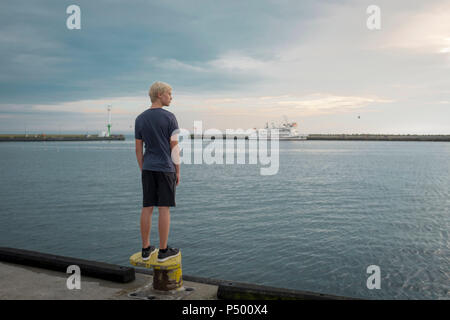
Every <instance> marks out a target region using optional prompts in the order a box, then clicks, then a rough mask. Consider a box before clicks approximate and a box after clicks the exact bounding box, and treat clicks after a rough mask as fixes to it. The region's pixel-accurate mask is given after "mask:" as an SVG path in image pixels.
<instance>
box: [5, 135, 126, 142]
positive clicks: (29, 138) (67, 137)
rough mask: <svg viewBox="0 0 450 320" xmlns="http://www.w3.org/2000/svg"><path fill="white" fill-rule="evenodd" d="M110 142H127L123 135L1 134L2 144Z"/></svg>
mask: <svg viewBox="0 0 450 320" xmlns="http://www.w3.org/2000/svg"><path fill="white" fill-rule="evenodd" d="M104 140H106V141H108V140H125V136H124V135H123V134H119V135H111V136H109V137H103V136H99V135H97V134H44V133H42V134H1V135H0V142H8V141H104Z"/></svg>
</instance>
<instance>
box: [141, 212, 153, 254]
mask: <svg viewBox="0 0 450 320" xmlns="http://www.w3.org/2000/svg"><path fill="white" fill-rule="evenodd" d="M152 214H153V207H142V213H141V236H142V248H147V247H148V246H149V245H150V231H151V228H152Z"/></svg>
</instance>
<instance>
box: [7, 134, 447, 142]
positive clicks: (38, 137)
mask: <svg viewBox="0 0 450 320" xmlns="http://www.w3.org/2000/svg"><path fill="white" fill-rule="evenodd" d="M248 137H249V136H248V135H242V134H236V135H228V136H226V135H225V134H222V135H203V136H202V135H195V136H194V135H193V134H191V139H211V138H213V139H214V138H217V139H245V140H248ZM110 140H125V135H123V134H119V135H111V136H110V137H102V136H99V135H96V134H94V135H89V134H27V135H25V134H0V142H8V141H17V142H19V141H110ZM291 140H292V141H296V140H295V139H291ZM306 140H323V141H435V142H450V135H433V134H432V135H417V134H309V135H306ZM306 140H305V139H304V140H298V141H306Z"/></svg>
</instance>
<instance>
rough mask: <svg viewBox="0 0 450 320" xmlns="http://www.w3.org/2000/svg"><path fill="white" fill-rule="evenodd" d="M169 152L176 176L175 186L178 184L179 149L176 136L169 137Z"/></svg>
mask: <svg viewBox="0 0 450 320" xmlns="http://www.w3.org/2000/svg"><path fill="white" fill-rule="evenodd" d="M170 150H171V156H172V161H173V163H174V165H175V170H176V174H177V186H178V185H179V184H180V147H179V146H178V135H173V136H172V137H170Z"/></svg>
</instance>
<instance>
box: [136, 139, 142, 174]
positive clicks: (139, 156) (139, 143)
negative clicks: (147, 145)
mask: <svg viewBox="0 0 450 320" xmlns="http://www.w3.org/2000/svg"><path fill="white" fill-rule="evenodd" d="M136 159H137V162H138V164H139V168H140V169H141V171H142V165H143V164H144V142H143V141H142V140H140V139H136Z"/></svg>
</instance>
